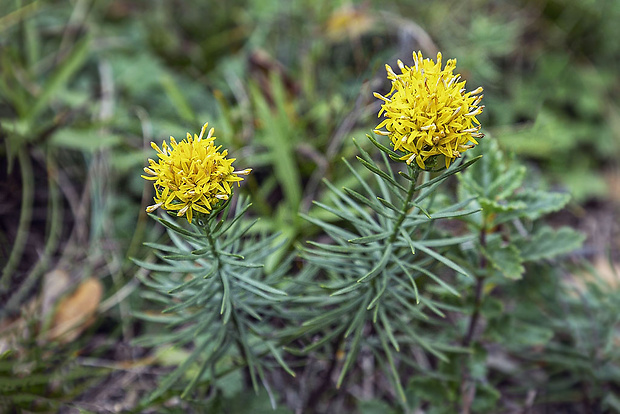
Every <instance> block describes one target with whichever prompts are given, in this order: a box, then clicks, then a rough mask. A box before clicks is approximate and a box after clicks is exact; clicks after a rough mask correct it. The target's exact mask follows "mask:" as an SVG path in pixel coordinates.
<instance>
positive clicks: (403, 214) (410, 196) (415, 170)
mask: <svg viewBox="0 0 620 414" xmlns="http://www.w3.org/2000/svg"><path fill="white" fill-rule="evenodd" d="M410 168H411V169H412V170H413V171H412V174H413V177H412V178H413V179H412V180H411V181H410V182H409V190H408V191H407V198H406V199H405V201H404V202H403V209H402V210H401V212H400V215H399V216H398V219H397V220H396V223H395V224H394V230H393V231H392V235H391V236H390V238H389V240H388V244H392V243H394V241H395V240H396V237H397V236H398V232H399V230H400V226H401V224H403V221H404V220H405V217H407V214H409V209H410V207H409V204H410V203H411V200H412V199H413V195H414V194H415V190H416V183H417V181H418V176H419V175H420V172H422V170H421V169H420V168H419V167H418V166H417V165H415V166H414V167H410Z"/></svg>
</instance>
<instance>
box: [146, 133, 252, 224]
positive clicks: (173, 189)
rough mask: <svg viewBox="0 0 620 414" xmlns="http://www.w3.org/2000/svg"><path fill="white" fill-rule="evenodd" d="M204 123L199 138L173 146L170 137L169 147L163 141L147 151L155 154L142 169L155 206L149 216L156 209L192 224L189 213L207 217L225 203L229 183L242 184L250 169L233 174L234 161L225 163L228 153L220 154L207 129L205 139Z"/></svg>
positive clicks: (188, 138)
mask: <svg viewBox="0 0 620 414" xmlns="http://www.w3.org/2000/svg"><path fill="white" fill-rule="evenodd" d="M207 125H208V123H206V124H204V126H203V127H202V130H201V131H200V135H199V136H198V135H196V134H194V137H193V138H192V136H191V135H190V133H189V132H188V133H187V138H186V139H184V140H182V141H181V142H177V141H176V140H175V139H174V138H173V137H170V146H168V145H167V144H166V141H164V142H163V143H162V145H161V148H159V147H158V146H157V144H155V143H154V142H151V147H153V149H154V150H155V151H157V156H158V157H159V159H158V160H157V161H155V160H152V159H149V166H148V167H145V168H144V172H146V173H147V174H148V175H143V176H142V178H144V179H146V180H150V181H154V183H153V186H154V187H155V197H154V200H155V204H153V205H151V206H148V207H147V209H146V211H147V212H149V213H150V212H153V211H155V210H156V209H158V208H159V207H161V208H162V209H164V210H170V211H176V212H177V213H176V214H177V216H178V217H181V216H183V215H185V216H186V217H187V221H189V222H190V223H191V222H192V217H193V211H194V210H195V211H197V212H200V213H204V214H209V213H210V210H212V209H213V207H214V206H215V205H216V204H217V203H219V202H220V201H221V200H228V197H229V196H230V194H231V193H232V189H231V186H230V185H231V183H237V185H239V182H240V181H243V178H242V177H241V176H242V175H248V174H249V173H250V171H251V169H249V168H248V169H246V170H243V171H234V169H233V167H232V163H233V161H235V159H234V158H230V159H227V158H226V155H228V151H227V150H224V151H222V152H220V148H222V147H221V146H219V147H215V145H214V143H213V142H214V141H215V137H214V136H213V132H214V129H213V128H211V130H210V131H209V133H208V134H207V136H206V137H205V136H204V134H205V131H206V129H207Z"/></svg>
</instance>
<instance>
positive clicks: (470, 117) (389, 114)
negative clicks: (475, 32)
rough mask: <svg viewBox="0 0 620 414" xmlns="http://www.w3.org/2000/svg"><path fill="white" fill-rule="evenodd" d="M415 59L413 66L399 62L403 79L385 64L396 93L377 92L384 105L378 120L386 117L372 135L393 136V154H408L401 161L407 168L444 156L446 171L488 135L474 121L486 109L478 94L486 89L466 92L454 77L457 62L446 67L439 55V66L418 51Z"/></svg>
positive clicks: (391, 137) (458, 78) (461, 81)
mask: <svg viewBox="0 0 620 414" xmlns="http://www.w3.org/2000/svg"><path fill="white" fill-rule="evenodd" d="M413 61H414V67H412V68H410V67H408V66H405V65H404V64H403V62H401V61H400V60H399V61H398V67H399V68H400V71H401V73H400V74H399V75H397V74H396V73H395V72H394V71H393V70H392V68H391V67H390V66H389V65H385V68H386V70H387V77H388V79H390V80H391V81H392V89H391V90H390V92H389V93H388V94H387V95H386V96H382V95H380V94H378V93H376V92H375V93H374V96H375V97H377V98H379V99H381V100H382V101H383V102H384V103H383V105H381V111H379V116H381V115H383V116H384V117H385V119H384V120H383V121H381V123H380V124H379V125H377V127H376V129H375V131H374V132H375V133H377V134H380V135H384V136H389V137H390V139H391V141H392V144H393V146H394V150H396V151H402V152H404V153H405V155H403V156H402V157H401V159H402V160H406V161H407V164H410V163H411V162H412V161H413V160H415V161H416V162H417V164H418V165H419V166H420V168H425V164H424V162H425V161H426V160H428V159H429V158H430V157H433V156H436V155H440V154H443V155H444V156H445V159H446V168H448V167H449V166H450V163H451V162H452V161H453V160H454V159H455V158H459V157H460V156H461V154H462V153H463V152H465V151H467V150H468V149H470V148H473V147H474V145H477V144H478V142H477V141H476V138H482V137H483V136H484V135H483V134H481V133H480V122H478V119H476V116H477V115H479V114H481V113H482V110H483V109H484V106H478V104H479V103H480V101H481V100H482V97H483V96H484V95H479V94H480V93H481V92H482V88H481V87H479V88H477V89H475V90H473V91H471V92H465V81H464V80H461V75H459V74H457V75H454V74H453V71H454V69H455V68H456V59H450V60H448V62H447V63H446V66H445V68H443V69H442V68H441V53H437V62H436V63H435V62H433V61H432V60H431V59H423V58H422V53H421V52H418V53H417V54H416V53H415V52H414V53H413ZM381 128H385V130H382V129H381Z"/></svg>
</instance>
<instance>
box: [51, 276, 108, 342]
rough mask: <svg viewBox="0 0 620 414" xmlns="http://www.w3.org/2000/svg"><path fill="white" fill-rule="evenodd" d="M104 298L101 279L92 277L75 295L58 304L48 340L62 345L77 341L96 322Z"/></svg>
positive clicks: (79, 287)
mask: <svg viewBox="0 0 620 414" xmlns="http://www.w3.org/2000/svg"><path fill="white" fill-rule="evenodd" d="M102 296H103V285H102V284H101V282H100V281H99V279H96V278H94V277H91V278H88V279H86V280H85V281H84V282H82V284H80V286H78V288H77V289H76V290H75V292H73V294H71V295H69V296H67V297H65V298H63V299H62V300H61V301H60V302H59V303H58V307H57V308H56V313H55V314H54V320H53V322H52V326H51V328H50V330H49V332H48V335H47V338H48V339H49V340H58V341H60V342H62V343H67V342H71V341H73V340H75V339H76V338H77V337H78V336H80V334H81V333H82V332H83V331H84V329H86V328H87V327H88V326H90V325H91V324H92V323H93V322H94V320H95V318H94V315H95V313H96V312H97V308H98V307H99V303H100V302H101V297H102Z"/></svg>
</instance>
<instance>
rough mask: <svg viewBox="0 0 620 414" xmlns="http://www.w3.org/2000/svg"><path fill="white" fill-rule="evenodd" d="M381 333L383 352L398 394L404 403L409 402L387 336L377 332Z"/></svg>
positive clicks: (380, 332)
mask: <svg viewBox="0 0 620 414" xmlns="http://www.w3.org/2000/svg"><path fill="white" fill-rule="evenodd" d="M377 332H378V333H379V339H380V340H381V346H382V347H383V352H385V356H386V357H387V360H388V365H389V366H390V371H392V377H393V379H394V384H395V385H396V390H397V392H398V396H399V397H400V399H401V400H402V401H403V402H407V397H405V391H404V390H403V386H402V384H401V383H400V377H399V375H398V370H397V369H396V365H394V358H393V357H392V351H391V350H390V348H389V346H388V344H387V341H386V340H385V336H384V335H383V332H382V331H381V330H377Z"/></svg>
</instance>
